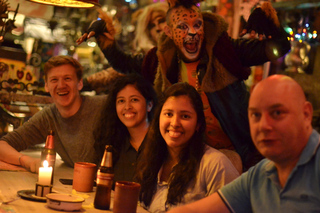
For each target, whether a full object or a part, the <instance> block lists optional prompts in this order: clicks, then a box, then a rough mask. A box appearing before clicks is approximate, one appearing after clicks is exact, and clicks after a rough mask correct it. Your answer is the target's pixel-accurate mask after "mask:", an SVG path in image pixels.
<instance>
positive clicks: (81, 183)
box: [72, 162, 97, 192]
mask: <svg viewBox="0 0 320 213" xmlns="http://www.w3.org/2000/svg"><path fill="white" fill-rule="evenodd" d="M96 173H97V165H96V164H94V163H87V162H77V163H75V164H74V170H73V183H72V188H73V189H75V190H76V191H78V192H92V190H93V184H94V179H95V177H96Z"/></svg>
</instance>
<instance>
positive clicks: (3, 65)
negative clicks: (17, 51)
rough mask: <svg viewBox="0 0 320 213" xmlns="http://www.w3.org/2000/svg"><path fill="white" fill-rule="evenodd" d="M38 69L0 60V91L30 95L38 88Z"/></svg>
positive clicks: (12, 61) (3, 59) (16, 62)
mask: <svg viewBox="0 0 320 213" xmlns="http://www.w3.org/2000/svg"><path fill="white" fill-rule="evenodd" d="M39 75H40V68H39V67H33V66H28V65H26V64H25V63H24V62H22V61H18V60H13V59H6V58H0V83H1V84H0V90H1V91H7V92H14V93H24V94H32V90H34V89H35V87H36V88H38V86H39V82H38V81H37V79H39Z"/></svg>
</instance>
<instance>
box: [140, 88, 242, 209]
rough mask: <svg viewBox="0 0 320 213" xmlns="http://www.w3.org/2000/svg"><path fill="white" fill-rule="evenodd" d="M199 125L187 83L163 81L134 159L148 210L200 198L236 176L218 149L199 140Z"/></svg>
mask: <svg viewBox="0 0 320 213" xmlns="http://www.w3.org/2000/svg"><path fill="white" fill-rule="evenodd" d="M205 127H206V123H205V116H204V113H203V105H202V100H201V97H200V95H199V93H198V92H197V91H196V90H195V88H194V87H192V86H190V85H189V84H188V83H177V84H174V85H172V86H171V87H169V88H168V89H167V90H166V91H165V93H164V95H163V97H162V99H161V101H160V103H159V105H158V106H157V108H156V111H155V116H154V119H153V121H152V123H151V126H150V129H149V132H148V134H147V137H146V140H145V144H144V149H143V151H142V153H141V155H140V156H139V160H138V164H137V173H136V180H137V182H139V183H140V184H141V191H140V193H141V194H140V201H141V203H142V205H144V206H145V207H146V208H147V209H148V210H149V211H150V212H163V211H167V210H168V209H170V208H172V207H174V206H177V205H183V204H185V203H190V202H193V201H195V200H198V199H201V198H203V197H205V196H208V195H210V194H212V193H213V192H215V191H217V190H218V189H219V188H221V187H222V186H223V185H225V184H227V183H229V182H231V181H232V180H234V179H235V178H236V177H238V176H239V173H238V171H237V170H236V169H235V168H234V166H233V165H232V163H231V162H230V161H229V159H228V158H227V157H226V156H225V155H224V154H222V153H221V152H219V151H218V150H216V149H214V148H211V147H209V146H207V145H205V134H204V131H205Z"/></svg>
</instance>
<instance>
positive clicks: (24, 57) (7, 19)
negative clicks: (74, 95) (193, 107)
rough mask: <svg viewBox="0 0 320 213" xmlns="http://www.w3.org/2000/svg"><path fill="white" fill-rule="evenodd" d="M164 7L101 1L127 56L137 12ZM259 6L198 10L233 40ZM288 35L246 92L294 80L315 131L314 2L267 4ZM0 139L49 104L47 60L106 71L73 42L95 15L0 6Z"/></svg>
mask: <svg viewBox="0 0 320 213" xmlns="http://www.w3.org/2000/svg"><path fill="white" fill-rule="evenodd" d="M157 2H165V1H164V0H100V1H99V4H100V5H101V8H102V10H103V11H104V12H106V13H108V14H109V15H110V16H111V17H112V18H113V21H114V25H115V26H116V30H117V34H116V40H117V42H118V44H119V45H120V46H121V48H122V49H123V50H124V51H125V52H128V53H134V52H135V49H134V47H133V45H132V41H133V39H134V36H135V33H136V26H137V19H138V17H139V15H140V14H141V12H142V10H143V8H144V7H146V6H148V5H150V4H154V3H157ZM261 2H262V1H258V0H206V1H204V2H202V3H201V4H200V5H199V6H200V8H201V9H202V10H203V11H211V12H214V13H217V14H219V15H221V16H222V17H224V18H225V20H226V21H227V22H228V23H229V35H230V36H231V37H233V38H238V34H239V32H240V31H241V30H242V28H243V26H244V24H245V21H246V20H247V18H248V17H249V15H250V13H251V12H252V10H253V9H254V8H255V7H256V6H258V5H259V4H260V3H261ZM272 4H273V6H274V8H275V9H276V10H277V12H278V16H279V19H280V22H281V24H282V26H284V28H285V30H286V31H287V32H288V34H289V37H288V39H289V40H290V42H291V46H292V47H291V51H290V52H289V53H288V54H287V55H285V56H284V57H282V58H280V59H279V60H277V61H272V62H271V63H267V64H264V65H261V66H257V67H252V74H251V76H250V77H249V79H248V80H247V82H246V83H247V86H248V89H249V90H250V89H251V88H252V87H253V86H254V85H255V84H256V83H257V82H258V81H260V80H261V79H262V78H265V77H266V76H268V75H270V74H275V73H285V74H287V75H290V76H292V77H294V78H296V79H297V80H298V82H299V83H301V85H303V88H304V90H305V92H306V95H307V97H308V99H309V100H310V101H311V102H312V103H313V105H314V108H315V115H314V125H315V126H320V119H319V117H320V116H319V108H320V100H319V99H320V98H319V97H318V95H317V94H320V93H319V92H320V86H319V77H320V48H319V36H318V32H319V31H320V0H277V1H275V0H274V1H272ZM0 17H1V19H0V30H1V31H0V32H1V34H0V83H1V84H0V135H2V134H5V133H6V132H8V131H12V129H14V128H17V127H18V126H19V125H21V123H23V122H24V121H26V120H27V119H28V118H29V117H30V116H32V115H33V114H34V113H35V112H37V111H39V110H41V108H42V107H43V106H45V105H46V104H48V103H51V99H50V97H49V96H48V94H47V93H46V92H45V91H44V88H43V87H44V79H43V71H42V67H43V64H44V63H45V62H46V61H47V60H48V59H49V58H50V57H52V56H54V55H71V56H73V57H75V58H77V59H78V60H79V61H80V63H81V64H82V65H83V66H84V68H85V73H84V76H88V75H91V74H93V73H96V72H99V71H101V70H104V69H106V68H107V67H109V64H108V61H107V60H106V59H105V58H104V56H103V54H102V53H101V51H100V49H99V48H98V46H97V44H96V42H95V39H94V38H92V39H90V40H88V41H87V42H85V43H82V44H81V45H77V44H76V43H75V41H76V40H77V38H79V37H80V36H81V35H82V34H83V33H84V32H85V30H86V29H87V28H88V26H89V25H90V23H91V22H92V21H94V20H97V18H98V12H97V11H96V9H94V8H89V9H88V8H69V7H61V6H52V5H46V4H39V3H34V2H32V1H26V0H0Z"/></svg>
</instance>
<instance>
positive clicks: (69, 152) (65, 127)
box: [1, 95, 107, 167]
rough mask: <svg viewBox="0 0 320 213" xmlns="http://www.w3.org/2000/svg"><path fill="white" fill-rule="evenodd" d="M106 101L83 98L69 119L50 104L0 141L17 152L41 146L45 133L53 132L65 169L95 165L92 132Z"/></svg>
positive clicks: (105, 97)
mask: <svg viewBox="0 0 320 213" xmlns="http://www.w3.org/2000/svg"><path fill="white" fill-rule="evenodd" d="M106 99H107V96H105V95H101V96H83V101H82V105H81V107H80V109H79V111H78V112H77V113H76V114H75V115H73V116H71V117H69V118H63V117H61V115H60V113H59V111H58V109H57V108H56V106H55V104H50V105H48V106H46V107H45V108H43V109H42V110H41V111H39V112H37V113H36V114H35V115H33V116H32V117H31V118H30V119H29V121H27V122H25V123H24V124H23V125H22V126H20V127H19V128H18V129H16V130H15V131H14V132H10V133H8V134H7V135H5V136H3V137H2V138H1V140H4V141H6V142H7V143H9V144H10V145H11V146H12V147H13V148H15V149H16V150H17V151H21V150H25V149H27V148H28V147H30V146H32V145H35V144H40V143H44V142H45V140H46V137H47V134H48V131H49V130H53V131H54V132H55V135H54V145H55V150H56V152H57V153H58V154H59V155H60V156H61V158H62V160H63V161H64V162H65V163H66V164H67V165H68V166H71V167H73V166H74V163H75V162H91V163H99V162H98V157H97V155H96V154H95V150H94V146H93V145H94V132H93V131H94V129H95V126H96V124H97V122H98V121H99V119H100V115H101V112H102V110H103V108H104V104H105V101H106Z"/></svg>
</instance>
